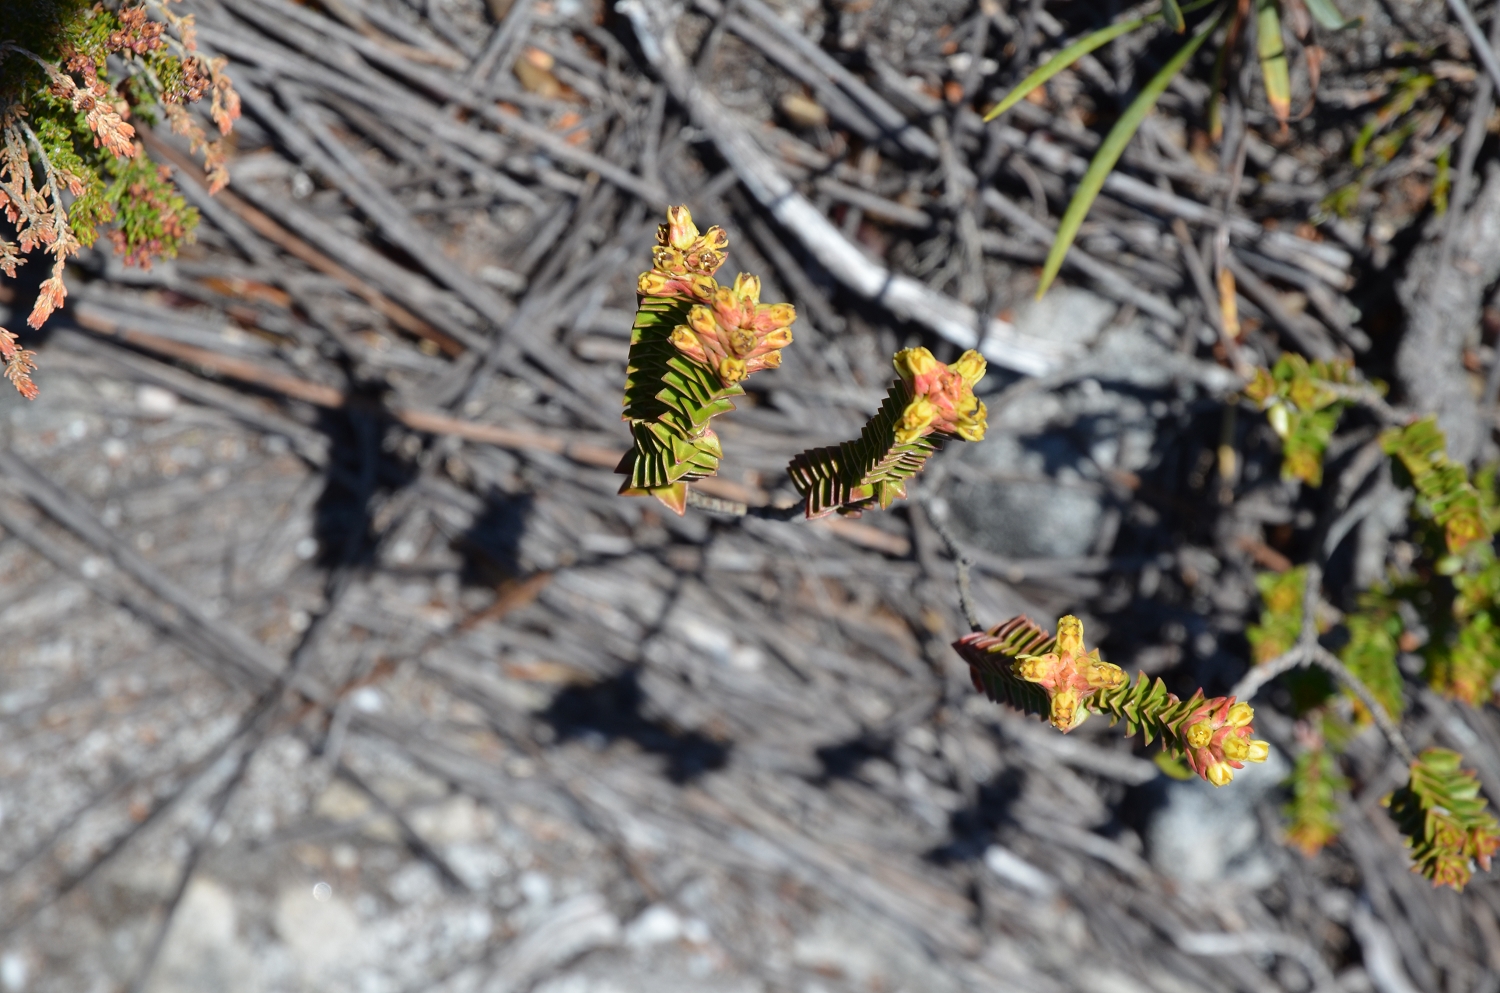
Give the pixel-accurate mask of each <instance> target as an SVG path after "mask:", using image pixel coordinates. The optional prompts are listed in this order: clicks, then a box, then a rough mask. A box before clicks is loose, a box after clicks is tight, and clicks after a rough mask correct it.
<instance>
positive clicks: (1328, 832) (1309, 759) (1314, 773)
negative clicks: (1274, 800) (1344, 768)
mask: <svg viewBox="0 0 1500 993" xmlns="http://www.w3.org/2000/svg"><path fill="white" fill-rule="evenodd" d="M1287 785H1288V786H1290V787H1291V791H1292V799H1291V802H1289V803H1288V804H1287V805H1286V806H1285V807H1284V808H1282V809H1283V813H1284V814H1285V815H1286V819H1287V821H1288V824H1287V830H1286V840H1287V843H1288V844H1290V845H1293V846H1295V847H1297V848H1299V849H1301V850H1302V853H1303V854H1304V855H1306V856H1307V857H1308V858H1311V857H1313V856H1314V855H1316V854H1318V852H1320V851H1322V850H1323V848H1324V847H1325V846H1326V845H1328V843H1329V842H1331V841H1333V839H1335V838H1337V837H1338V834H1339V828H1340V824H1339V816H1338V815H1339V797H1340V796H1341V795H1342V794H1344V793H1347V792H1348V790H1349V781H1348V780H1347V779H1345V778H1344V776H1343V774H1342V773H1340V772H1339V765H1338V759H1337V758H1336V757H1335V756H1334V754H1333V752H1332V751H1331V750H1330V749H1328V748H1325V747H1324V746H1323V745H1322V743H1319V744H1318V745H1317V746H1315V747H1312V748H1309V749H1307V750H1306V751H1304V752H1302V753H1301V754H1299V755H1298V756H1297V764H1296V766H1295V767H1294V768H1293V770H1292V775H1291V777H1290V778H1289V779H1288V780H1287Z"/></svg>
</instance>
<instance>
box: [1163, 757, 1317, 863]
mask: <svg viewBox="0 0 1500 993" xmlns="http://www.w3.org/2000/svg"><path fill="white" fill-rule="evenodd" d="M1290 772H1291V766H1290V765H1289V764H1288V763H1287V760H1286V759H1285V758H1284V757H1283V756H1282V755H1281V753H1280V752H1278V751H1277V750H1276V749H1274V748H1273V749H1271V757H1270V758H1269V759H1267V760H1266V761H1265V762H1264V763H1262V764H1260V765H1246V766H1245V768H1243V769H1241V770H1239V771H1238V772H1236V773H1235V774H1234V782H1232V783H1229V784H1228V785H1226V786H1221V787H1216V786H1213V785H1212V784H1210V783H1206V782H1204V781H1203V780H1201V779H1198V778H1197V777H1194V778H1193V779H1189V780H1183V781H1180V782H1178V781H1171V780H1169V781H1167V783H1166V786H1165V789H1166V801H1165V802H1164V803H1163V804H1162V805H1161V806H1160V807H1158V808H1157V809H1156V810H1155V811H1154V812H1153V814H1152V816H1151V820H1150V822H1149V823H1148V824H1147V826H1146V832H1145V835H1146V857H1147V859H1148V860H1149V861H1150V862H1151V865H1152V866H1153V867H1155V869H1156V871H1157V872H1160V873H1161V874H1162V875H1164V876H1168V877H1170V878H1172V879H1175V880H1177V881H1178V882H1182V883H1211V882H1215V881H1220V880H1228V881H1230V882H1234V883H1238V884H1240V885H1242V886H1248V887H1251V888H1258V887H1261V886H1265V885H1267V884H1269V883H1270V882H1272V881H1273V880H1274V879H1275V878H1276V870H1275V867H1274V865H1273V864H1272V862H1271V860H1270V858H1269V856H1268V854H1267V851H1266V848H1267V843H1266V840H1265V839H1264V838H1263V836H1262V833H1261V829H1260V818H1259V817H1258V816H1257V815H1256V810H1255V807H1256V804H1257V803H1258V802H1259V801H1260V800H1261V799H1262V798H1263V797H1264V796H1265V795H1266V794H1267V793H1269V792H1270V791H1271V790H1274V789H1276V788H1277V786H1278V785H1280V783H1281V782H1282V780H1284V779H1285V778H1286V777H1287V776H1288V775H1289V774H1290Z"/></svg>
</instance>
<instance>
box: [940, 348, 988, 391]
mask: <svg viewBox="0 0 1500 993" xmlns="http://www.w3.org/2000/svg"><path fill="white" fill-rule="evenodd" d="M948 368H949V369H952V370H953V371H954V372H956V373H958V374H959V375H960V376H962V377H963V378H964V383H965V384H967V385H968V387H969V389H971V390H972V389H973V388H974V384H976V383H978V382H979V381H980V380H981V379H983V378H984V371H985V368H986V363H985V361H984V356H983V355H980V354H979V353H978V352H976V351H974V349H972V348H971V349H969V350H968V351H967V352H964V353H963V354H962V355H960V356H959V357H958V361H957V362H954V363H953V364H952V365H950V366H948Z"/></svg>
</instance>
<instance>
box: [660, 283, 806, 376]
mask: <svg viewBox="0 0 1500 993" xmlns="http://www.w3.org/2000/svg"><path fill="white" fill-rule="evenodd" d="M796 319H797V311H796V308H794V307H793V306H792V305H791V304H789V303H773V304H764V303H761V302H760V280H759V279H757V278H756V277H754V276H750V275H747V274H745V273H740V275H738V276H736V277H735V280H734V288H733V289H728V288H726V287H723V286H720V287H718V288H716V289H715V291H714V294H713V298H712V301H711V303H710V305H708V306H704V305H703V304H698V305H695V306H694V307H693V308H692V309H691V310H689V311H688V322H687V324H679V325H678V326H677V328H676V329H674V330H673V331H672V339H671V340H672V344H673V345H675V346H676V347H677V350H678V351H679V352H681V353H682V354H683V355H686V356H687V357H688V358H690V359H692V360H693V361H694V362H699V363H701V364H703V365H706V366H708V367H709V368H710V369H712V370H714V372H716V373H717V374H718V376H719V381H720V382H721V383H723V384H724V385H725V386H733V385H734V384H736V383H738V382H739V381H740V380H742V379H744V378H745V377H746V376H748V375H750V374H751V373H752V372H759V371H760V370H761V369H775V368H777V367H778V366H780V365H781V349H783V348H785V347H786V346H787V345H790V344H791V343H792V329H791V327H790V325H791V323H792V322H793V321H795V320H796Z"/></svg>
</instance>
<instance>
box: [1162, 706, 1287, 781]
mask: <svg viewBox="0 0 1500 993" xmlns="http://www.w3.org/2000/svg"><path fill="white" fill-rule="evenodd" d="M1195 700H1198V701H1199V702H1198V705H1197V706H1196V707H1195V708H1194V709H1193V711H1192V712H1191V713H1190V714H1189V715H1188V716H1187V717H1186V718H1185V719H1184V720H1183V722H1182V724H1181V726H1182V727H1184V728H1185V729H1186V730H1185V731H1184V732H1183V735H1182V737H1183V740H1184V742H1185V744H1186V755H1185V758H1186V759H1187V763H1188V765H1190V766H1192V768H1193V771H1194V772H1196V773H1197V774H1198V775H1200V776H1202V777H1203V778H1204V779H1206V780H1208V781H1209V782H1210V783H1213V784H1214V785H1215V786H1223V785H1224V784H1225V783H1227V782H1229V781H1230V780H1232V779H1234V770H1236V769H1243V768H1244V767H1245V763H1246V762H1264V761H1265V760H1266V757H1267V756H1268V755H1269V754H1270V751H1271V746H1270V745H1268V744H1266V743H1265V742H1264V741H1256V740H1255V739H1253V738H1251V737H1250V735H1252V734H1253V733H1254V731H1253V730H1252V729H1251V727H1250V722H1251V721H1252V720H1253V719H1254V718H1255V710H1254V708H1252V707H1251V706H1250V705H1249V704H1248V703H1235V702H1234V697H1229V696H1218V697H1212V698H1210V699H1202V698H1201V697H1195ZM1193 702H1194V700H1189V701H1188V703H1189V704H1191V703H1193Z"/></svg>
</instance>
